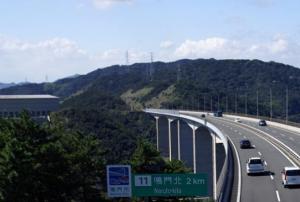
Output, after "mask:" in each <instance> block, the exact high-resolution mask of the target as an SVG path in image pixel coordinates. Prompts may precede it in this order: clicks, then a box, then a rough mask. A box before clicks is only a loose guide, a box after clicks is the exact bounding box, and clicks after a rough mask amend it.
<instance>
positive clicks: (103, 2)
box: [92, 0, 133, 9]
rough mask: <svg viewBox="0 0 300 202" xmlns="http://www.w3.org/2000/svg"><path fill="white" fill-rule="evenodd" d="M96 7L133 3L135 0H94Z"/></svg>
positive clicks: (104, 7)
mask: <svg viewBox="0 0 300 202" xmlns="http://www.w3.org/2000/svg"><path fill="white" fill-rule="evenodd" d="M92 1H93V4H94V5H95V6H96V8H99V9H106V8H109V7H111V6H114V5H116V4H121V3H131V2H133V0H92Z"/></svg>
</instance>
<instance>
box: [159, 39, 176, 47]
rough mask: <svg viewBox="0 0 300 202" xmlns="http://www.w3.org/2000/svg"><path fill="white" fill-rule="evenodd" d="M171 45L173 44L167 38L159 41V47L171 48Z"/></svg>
mask: <svg viewBox="0 0 300 202" xmlns="http://www.w3.org/2000/svg"><path fill="white" fill-rule="evenodd" d="M173 45H174V43H173V41H169V40H167V41H162V42H161V43H160V47H161V48H171V47H172V46H173Z"/></svg>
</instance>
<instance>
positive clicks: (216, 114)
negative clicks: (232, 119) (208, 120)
mask: <svg viewBox="0 0 300 202" xmlns="http://www.w3.org/2000/svg"><path fill="white" fill-rule="evenodd" d="M214 116H215V117H222V116H223V112H222V111H216V112H214Z"/></svg>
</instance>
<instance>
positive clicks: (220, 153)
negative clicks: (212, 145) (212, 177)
mask: <svg viewBox="0 0 300 202" xmlns="http://www.w3.org/2000/svg"><path fill="white" fill-rule="evenodd" d="M225 158H226V153H225V148H224V145H223V143H222V142H221V140H220V139H219V138H216V161H217V162H216V166H217V168H216V172H217V182H218V180H219V177H220V174H221V172H222V168H223V165H224V162H225Z"/></svg>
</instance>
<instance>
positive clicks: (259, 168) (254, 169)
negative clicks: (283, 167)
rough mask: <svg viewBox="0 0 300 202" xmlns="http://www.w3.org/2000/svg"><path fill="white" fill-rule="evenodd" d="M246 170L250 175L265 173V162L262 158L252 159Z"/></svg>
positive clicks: (248, 162) (249, 160)
mask: <svg viewBox="0 0 300 202" xmlns="http://www.w3.org/2000/svg"><path fill="white" fill-rule="evenodd" d="M246 169H247V174H248V175H249V174H255V173H264V172H265V165H264V160H262V159H261V158H260V157H251V158H249V159H248V161H247V165H246Z"/></svg>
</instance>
